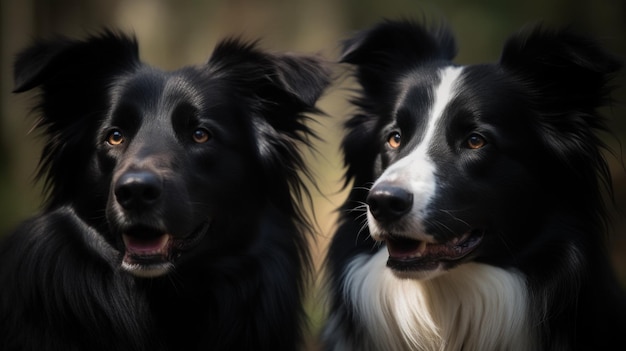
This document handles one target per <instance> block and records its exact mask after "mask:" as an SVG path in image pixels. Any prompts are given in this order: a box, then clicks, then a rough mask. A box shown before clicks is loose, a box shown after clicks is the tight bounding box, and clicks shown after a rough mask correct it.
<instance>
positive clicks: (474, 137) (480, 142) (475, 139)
mask: <svg viewBox="0 0 626 351" xmlns="http://www.w3.org/2000/svg"><path fill="white" fill-rule="evenodd" d="M466 144H467V147H468V148H470V149H474V150H475V149H480V148H481V147H483V146H485V145H486V144H487V140H485V138H483V137H482V136H481V135H479V134H471V135H470V136H469V138H467V141H466Z"/></svg>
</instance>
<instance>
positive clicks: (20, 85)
mask: <svg viewBox="0 0 626 351" xmlns="http://www.w3.org/2000/svg"><path fill="white" fill-rule="evenodd" d="M138 57H139V54H138V48H137V42H136V41H135V39H134V38H130V37H127V36H124V35H121V34H117V33H114V32H112V31H110V30H105V31H104V32H103V33H102V34H101V35H98V36H92V37H90V38H88V39H86V40H84V41H80V40H73V39H69V38H66V37H57V38H55V39H50V40H39V41H37V42H35V43H34V44H33V45H31V46H30V47H28V48H26V49H25V50H23V51H22V52H20V53H19V54H18V55H17V58H16V60H15V64H14V81H15V88H14V90H13V91H14V92H16V93H21V92H24V91H27V90H30V89H33V88H35V87H37V86H42V88H43V89H44V91H45V90H47V89H48V88H50V87H55V88H58V87H61V88H64V87H71V86H72V85H74V86H83V87H89V86H91V85H95V84H85V82H89V81H92V80H93V79H98V78H103V77H107V78H108V77H110V76H111V73H113V72H115V71H119V70H123V69H126V68H128V67H129V66H132V65H133V64H135V63H136V62H138Z"/></svg>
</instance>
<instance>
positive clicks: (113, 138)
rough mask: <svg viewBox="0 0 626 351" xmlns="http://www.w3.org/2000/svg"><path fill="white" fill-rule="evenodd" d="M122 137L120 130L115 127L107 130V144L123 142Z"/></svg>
mask: <svg viewBox="0 0 626 351" xmlns="http://www.w3.org/2000/svg"><path fill="white" fill-rule="evenodd" d="M124 139H125V138H124V134H122V132H121V131H119V130H117V129H115V130H112V131H110V132H109V134H108V135H107V139H106V141H107V143H109V145H113V146H115V145H119V144H121V143H123V142H124Z"/></svg>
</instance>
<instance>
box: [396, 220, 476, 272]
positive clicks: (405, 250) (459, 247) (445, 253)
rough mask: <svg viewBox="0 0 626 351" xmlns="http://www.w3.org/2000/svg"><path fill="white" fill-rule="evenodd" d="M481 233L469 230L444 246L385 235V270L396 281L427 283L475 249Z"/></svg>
mask: <svg viewBox="0 0 626 351" xmlns="http://www.w3.org/2000/svg"><path fill="white" fill-rule="evenodd" d="M483 235H484V233H483V231H481V230H472V231H469V232H466V233H464V234H463V235H461V236H459V237H456V238H454V239H451V240H449V241H446V242H441V243H439V242H437V243H434V242H427V241H424V240H416V239H412V238H408V237H406V236H399V235H389V234H387V235H385V236H384V242H385V244H386V246H387V251H388V252H389V259H388V260H387V267H389V268H390V269H391V270H392V271H393V272H394V274H395V275H397V276H398V277H400V278H408V279H429V278H432V277H435V276H437V275H439V274H441V273H442V272H445V271H446V270H447V269H449V268H452V267H454V266H456V265H458V264H460V263H462V262H463V261H464V259H466V258H467V257H468V256H469V255H470V254H471V253H472V252H474V251H475V250H476V248H478V246H479V245H480V243H481V241H482V239H483Z"/></svg>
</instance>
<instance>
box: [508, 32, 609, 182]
mask: <svg viewBox="0 0 626 351" xmlns="http://www.w3.org/2000/svg"><path fill="white" fill-rule="evenodd" d="M500 65H501V66H502V67H504V69H505V72H508V73H509V74H512V76H513V77H514V79H515V80H516V81H517V82H518V83H519V85H520V87H521V89H522V91H523V92H525V93H526V97H527V98H526V99H527V101H526V103H527V104H528V106H529V108H531V109H532V110H533V111H535V113H536V114H537V119H536V121H537V126H538V128H539V130H540V131H541V135H542V141H543V142H544V143H545V144H546V145H547V146H548V149H549V150H551V151H552V153H553V156H554V157H555V160H558V161H559V162H560V163H562V164H563V166H564V170H565V171H564V174H563V175H562V176H563V177H568V178H569V179H573V178H582V179H596V176H597V175H598V174H599V175H600V177H602V178H603V179H604V184H605V185H608V186H609V188H610V173H609V171H608V166H607V165H606V162H605V160H604V157H603V155H602V153H601V149H602V148H604V147H605V144H604V142H603V141H602V140H601V138H600V136H599V135H598V134H597V133H596V131H606V123H605V118H603V117H602V116H601V114H600V112H599V111H598V109H599V108H600V107H601V106H603V105H605V104H607V103H608V102H609V93H610V90H611V89H610V88H611V87H610V86H609V85H608V83H609V81H610V79H611V78H612V77H613V75H614V74H615V73H616V72H617V71H618V70H619V69H620V67H621V62H619V61H618V60H617V59H616V58H615V57H614V56H613V55H612V54H610V53H608V52H607V51H605V50H604V49H603V48H601V47H600V46H599V45H598V43H597V42H595V41H594V40H592V39H590V38H587V37H585V36H581V35H579V34H576V33H574V32H573V31H572V30H571V29H569V28H566V29H558V30H546V29H544V28H542V26H541V25H535V26H532V27H529V28H525V29H523V30H522V31H520V32H518V33H517V34H515V35H513V36H512V37H511V38H510V39H509V40H508V41H507V42H506V44H505V47H504V49H503V52H502V56H501V59H500ZM596 172H597V173H596ZM588 183H589V181H588V180H581V184H588Z"/></svg>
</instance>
